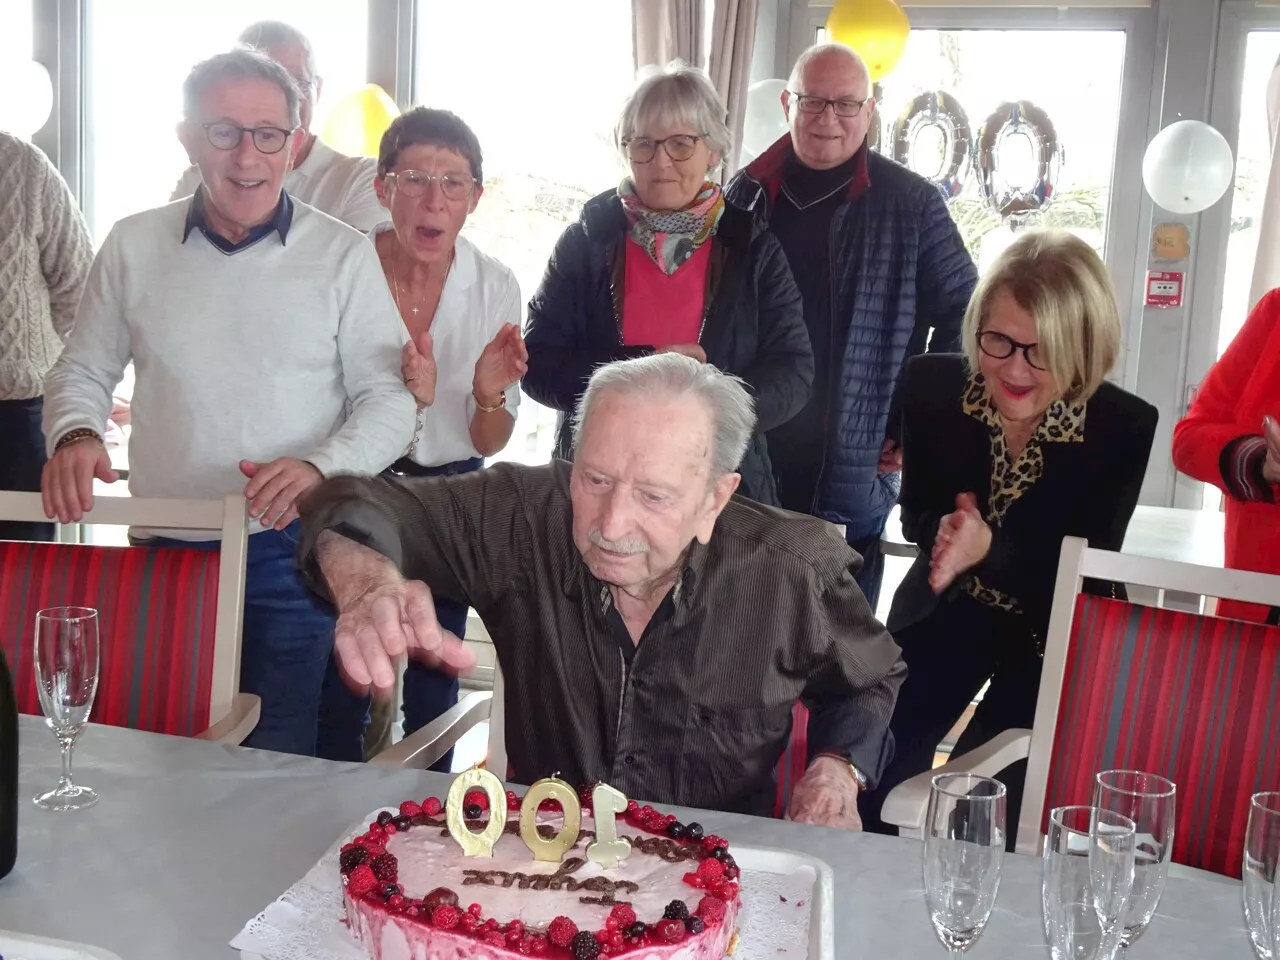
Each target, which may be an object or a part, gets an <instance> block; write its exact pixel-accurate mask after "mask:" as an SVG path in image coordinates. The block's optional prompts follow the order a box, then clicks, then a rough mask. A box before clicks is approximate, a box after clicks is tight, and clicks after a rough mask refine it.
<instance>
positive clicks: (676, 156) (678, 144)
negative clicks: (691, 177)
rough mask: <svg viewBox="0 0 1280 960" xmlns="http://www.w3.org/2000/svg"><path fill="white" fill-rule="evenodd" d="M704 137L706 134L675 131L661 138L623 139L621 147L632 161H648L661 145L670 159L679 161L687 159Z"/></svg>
mask: <svg viewBox="0 0 1280 960" xmlns="http://www.w3.org/2000/svg"><path fill="white" fill-rule="evenodd" d="M705 137H706V134H705V133H703V134H697V135H694V134H692V133H677V134H676V135H675V136H672V137H663V138H662V139H661V140H654V139H652V138H650V137H636V138H635V139H634V140H623V141H622V146H623V149H625V150H626V151H627V159H628V160H630V161H631V162H632V163H648V162H649V161H650V160H652V159H653V158H654V157H655V156H656V155H657V153H658V148H659V147H661V148H662V149H663V150H665V151H666V152H667V156H668V157H670V158H671V159H672V160H675V161H677V162H679V161H680V160H688V159H689V158H690V157H692V156H693V153H694V151H695V150H697V149H698V144H699V143H700V142H701V141H702V140H703V139H704V138H705Z"/></svg>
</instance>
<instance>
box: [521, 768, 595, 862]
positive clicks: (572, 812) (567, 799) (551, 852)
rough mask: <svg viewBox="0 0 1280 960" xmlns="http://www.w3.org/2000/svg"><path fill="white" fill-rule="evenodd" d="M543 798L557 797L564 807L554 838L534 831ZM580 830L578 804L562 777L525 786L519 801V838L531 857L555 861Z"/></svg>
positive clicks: (579, 808) (576, 839)
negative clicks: (530, 853) (528, 786)
mask: <svg viewBox="0 0 1280 960" xmlns="http://www.w3.org/2000/svg"><path fill="white" fill-rule="evenodd" d="M544 800H559V801H560V806H561V808H562V809H563V810H564V825H563V826H562V827H561V828H560V832H559V833H557V834H556V835H555V836H554V837H549V838H548V837H543V836H542V835H540V834H539V833H538V806H539V804H541V803H542V802H543V801H544ZM581 832H582V804H580V803H579V802H578V795H577V794H576V793H574V790H573V787H571V786H569V784H567V783H565V782H564V781H563V780H557V779H556V778H555V777H548V778H547V779H546V780H539V781H538V782H537V783H535V784H534V785H533V786H531V787H530V788H529V792H528V793H526V794H525V795H524V802H523V803H521V804H520V839H521V840H523V841H524V845H525V846H526V847H528V848H529V850H530V851H531V852H532V853H533V859H535V860H545V861H548V862H550V863H559V862H560V860H561V859H562V858H563V857H564V855H565V853H567V852H568V851H569V850H571V849H572V848H573V845H574V844H575V843H577V842H578V834H579V833H581Z"/></svg>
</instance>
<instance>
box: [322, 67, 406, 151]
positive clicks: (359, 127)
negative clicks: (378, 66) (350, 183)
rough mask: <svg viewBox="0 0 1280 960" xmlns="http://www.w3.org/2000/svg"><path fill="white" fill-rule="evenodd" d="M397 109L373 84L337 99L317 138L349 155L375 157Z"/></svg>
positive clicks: (380, 89) (381, 90) (382, 91)
mask: <svg viewBox="0 0 1280 960" xmlns="http://www.w3.org/2000/svg"><path fill="white" fill-rule="evenodd" d="M398 116H400V108H399V107H397V106H396V102H395V101H394V100H392V99H391V98H390V97H389V96H387V92H386V91H385V90H383V89H382V88H381V87H380V86H378V85H377V84H376V83H371V84H369V85H368V86H366V87H364V89H362V90H356V91H355V92H354V93H349V94H347V95H346V96H345V97H342V98H341V99H339V100H338V101H337V102H336V103H335V104H334V105H333V106H332V107H331V108H330V110H329V115H328V116H327V117H326V118H325V121H324V130H323V131H322V132H321V134H320V139H321V140H323V141H324V142H325V143H327V144H328V145H329V146H331V147H333V149H335V150H337V151H338V152H339V153H345V154H346V155H347V156H349V157H376V156H377V155H378V145H379V143H381V141H382V135H383V134H384V133H386V132H387V127H389V126H391V121H392V120H394V119H395V118H396V117H398Z"/></svg>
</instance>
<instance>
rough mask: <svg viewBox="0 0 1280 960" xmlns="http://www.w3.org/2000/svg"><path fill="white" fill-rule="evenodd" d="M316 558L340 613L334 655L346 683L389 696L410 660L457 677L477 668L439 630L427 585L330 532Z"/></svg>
mask: <svg viewBox="0 0 1280 960" xmlns="http://www.w3.org/2000/svg"><path fill="white" fill-rule="evenodd" d="M316 557H317V559H318V560H319V563H320V569H321V570H322V571H323V572H324V577H325V581H326V582H327V583H328V585H329V592H330V595H331V596H332V597H333V600H334V603H335V604H337V607H338V624H337V630H336V632H335V636H334V653H335V654H336V655H337V658H338V665H339V667H340V668H341V672H342V674H343V676H344V678H345V679H346V681H347V683H348V684H349V685H350V686H352V687H354V688H357V689H359V690H362V691H366V690H369V689H370V688H373V690H374V692H375V694H377V695H380V696H381V695H384V694H386V693H389V692H390V691H391V690H392V689H393V688H394V687H395V684H396V668H397V665H398V663H399V661H400V660H401V658H403V657H404V656H405V655H406V654H407V655H408V656H411V657H414V658H415V659H418V660H421V661H423V662H424V663H427V664H429V665H431V666H436V667H440V668H441V669H444V670H447V671H448V672H450V673H457V672H458V671H460V670H465V669H467V668H468V667H471V666H474V665H475V657H474V656H473V655H472V653H471V651H469V650H468V649H467V648H466V646H465V645H464V644H463V643H462V641H461V640H460V639H459V638H458V637H455V636H454V635H453V634H452V633H449V632H448V631H447V630H443V629H441V627H440V623H439V621H437V620H436V609H435V603H434V602H433V600H432V599H431V591H430V590H429V589H427V586H426V584H424V583H420V582H418V581H416V580H414V581H409V580H405V579H404V577H402V576H401V575H400V571H399V570H397V569H396V567H395V564H393V563H392V562H391V561H390V560H388V559H387V558H386V557H384V556H382V555H381V554H380V553H377V552H376V551H374V550H370V549H369V548H368V547H363V546H361V545H360V544H358V543H355V542H354V541H352V540H348V539H347V538H346V537H343V536H340V535H338V534H336V533H333V532H331V531H326V532H325V533H322V534H321V535H320V538H319V540H318V541H317V543H316Z"/></svg>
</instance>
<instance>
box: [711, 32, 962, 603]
mask: <svg viewBox="0 0 1280 960" xmlns="http://www.w3.org/2000/svg"><path fill="white" fill-rule="evenodd" d="M871 93H872V88H871V79H870V77H869V76H868V74H867V68H866V65H865V64H864V63H863V62H862V60H861V58H860V57H859V56H858V55H857V54H856V53H854V52H853V51H852V50H850V49H849V48H848V47H846V46H842V45H840V44H822V45H819V46H816V47H811V48H810V49H809V50H807V51H805V52H804V53H803V54H801V56H800V59H799V60H797V61H796V65H795V69H793V70H792V72H791V79H790V81H789V83H788V84H787V90H786V91H784V92H783V94H782V109H783V111H784V112H785V113H786V116H787V120H788V122H789V124H790V126H791V130H790V133H788V134H787V135H785V136H784V137H783V138H782V139H781V140H779V141H778V142H777V143H775V144H774V145H773V146H772V147H770V148H769V149H768V150H767V151H765V152H764V153H763V154H761V155H760V156H759V157H758V158H756V160H754V161H753V162H752V163H751V164H750V165H749V166H748V167H747V168H746V169H745V170H743V171H742V172H740V173H739V174H738V175H737V176H736V177H735V178H734V179H733V181H732V182H731V183H730V185H729V188H728V191H727V193H728V196H729V198H730V199H731V200H732V201H733V202H735V203H737V204H739V205H740V206H743V207H747V208H749V209H751V210H752V212H753V213H754V214H755V216H757V217H758V218H760V219H761V220H763V221H764V222H765V223H767V224H768V226H769V228H770V229H771V230H772V231H773V233H774V234H775V235H776V236H777V237H778V239H779V240H780V241H781V243H782V248H783V250H784V251H785V253H786V254H787V259H788V261H789V262H790V264H791V269H792V272H793V273H794V274H795V279H796V282H797V283H798V284H799V286H800V292H801V294H802V295H803V297H804V314H805V323H806V324H807V326H808V328H809V341H810V343H811V344H812V346H813V353H814V359H815V361H816V375H815V377H814V382H813V396H812V399H810V401H809V403H808V405H807V406H806V407H805V408H804V409H803V410H802V411H801V412H800V414H799V415H798V416H796V417H795V419H793V420H791V421H790V422H788V423H786V424H784V425H782V426H781V427H777V428H776V429H773V430H770V431H769V432H768V435H767V438H768V445H769V455H770V459H771V460H772V462H773V469H774V474H775V477H776V479H777V483H778V494H779V497H780V499H781V502H782V505H783V506H784V507H786V508H787V509H789V510H795V511H797V512H800V513H811V514H815V515H817V516H820V517H824V518H825V519H827V520H831V521H833V522H835V523H840V524H844V526H845V534H846V537H847V538H848V541H849V545H850V546H852V547H853V548H854V549H855V550H856V551H858V553H860V554H862V557H863V568H862V572H861V573H860V574H859V576H858V582H859V585H860V586H861V587H862V592H863V593H864V594H865V595H866V597H867V601H868V602H869V603H870V604H871V608H872V609H873V610H874V609H875V608H876V601H877V599H878V596H879V592H880V580H881V576H882V574H883V569H884V565H883V558H882V555H881V553H880V535H881V534H882V533H883V531H884V526H885V520H886V519H887V518H888V515H889V511H890V509H892V507H893V504H894V502H895V500H896V499H897V496H898V486H899V484H898V472H899V470H900V469H901V465H902V455H901V452H900V450H899V448H898V438H899V429H900V424H899V416H898V410H899V407H898V399H897V391H898V386H899V384H900V383H901V380H902V370H903V366H904V365H905V364H906V362H907V360H909V359H910V358H911V357H913V356H915V355H916V354H918V353H923V352H924V351H925V350H926V348H927V349H928V350H929V351H931V352H948V353H949V352H955V351H957V350H959V349H960V320H961V317H962V316H963V315H964V309H965V305H966V304H967V303H968V302H969V295H970V294H971V293H972V292H973V287H974V285H975V283H976V282H977V269H976V268H975V267H974V265H973V261H972V260H971V259H970V257H969V254H968V253H967V252H966V251H965V248H964V243H963V242H962V241H961V239H960V232H959V231H958V230H957V229H956V226H955V224H954V223H953V222H952V220H951V217H950V215H949V214H948V213H947V207H946V203H945V202H944V201H943V199H942V196H941V194H940V193H939V192H938V190H937V189H936V188H935V187H933V186H932V185H931V184H930V183H929V182H928V181H927V180H925V179H924V178H923V177H920V176H918V175H916V174H915V173H912V172H911V171H910V170H907V169H906V168H905V167H903V166H901V165H899V164H897V163H894V162H893V161H892V160H890V159H888V158H886V157H882V156H880V155H879V154H878V153H873V152H872V151H871V150H870V148H869V147H868V145H867V142H866V141H867V128H868V127H869V126H870V123H871V120H872V118H873V117H874V115H875V100H874V99H873V98H872V96H871Z"/></svg>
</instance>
